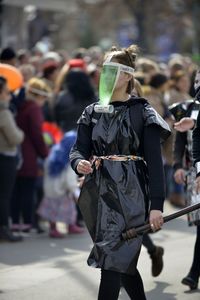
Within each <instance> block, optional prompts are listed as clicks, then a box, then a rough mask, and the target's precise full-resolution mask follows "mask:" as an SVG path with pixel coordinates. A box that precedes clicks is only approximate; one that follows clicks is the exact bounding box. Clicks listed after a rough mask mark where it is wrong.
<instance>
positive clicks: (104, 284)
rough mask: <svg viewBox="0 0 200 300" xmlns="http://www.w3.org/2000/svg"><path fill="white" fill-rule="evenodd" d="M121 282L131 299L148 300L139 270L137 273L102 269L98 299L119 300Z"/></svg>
mask: <svg viewBox="0 0 200 300" xmlns="http://www.w3.org/2000/svg"><path fill="white" fill-rule="evenodd" d="M121 282H122V284H123V287H124V288H125V290H126V292H127V294H128V295H129V297H130V299H132V300H146V297H145V293H144V287H143V282H142V279H141V277H140V274H139V272H138V270H137V271H136V274H135V275H128V274H123V273H119V272H115V271H108V270H101V283H100V287H99V295H98V300H117V299H118V296H119V291H120V284H121Z"/></svg>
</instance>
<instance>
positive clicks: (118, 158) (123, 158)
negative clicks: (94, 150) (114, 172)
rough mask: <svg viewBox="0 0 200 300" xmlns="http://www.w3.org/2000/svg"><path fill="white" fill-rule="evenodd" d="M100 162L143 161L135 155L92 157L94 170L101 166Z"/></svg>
mask: <svg viewBox="0 0 200 300" xmlns="http://www.w3.org/2000/svg"><path fill="white" fill-rule="evenodd" d="M101 160H112V161H130V160H134V161H138V160H143V161H144V159H143V157H140V156H136V155H106V156H94V157H93V161H94V164H95V166H96V169H98V168H99V166H100V165H101Z"/></svg>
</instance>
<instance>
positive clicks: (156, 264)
mask: <svg viewBox="0 0 200 300" xmlns="http://www.w3.org/2000/svg"><path fill="white" fill-rule="evenodd" d="M163 254H164V249H163V248H162V247H159V246H156V247H155V250H154V251H153V252H152V253H150V258H151V260H152V268H151V272H152V276H153V277H157V276H158V275H160V273H161V272H162V269H163Z"/></svg>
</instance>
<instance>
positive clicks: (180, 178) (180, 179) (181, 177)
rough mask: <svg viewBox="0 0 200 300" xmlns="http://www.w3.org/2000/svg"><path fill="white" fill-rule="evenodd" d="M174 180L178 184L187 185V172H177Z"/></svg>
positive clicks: (179, 170) (181, 170) (180, 170)
mask: <svg viewBox="0 0 200 300" xmlns="http://www.w3.org/2000/svg"><path fill="white" fill-rule="evenodd" d="M174 180H175V181H176V183H178V184H185V180H186V177H185V170H184V169H178V170H176V172H175V173H174Z"/></svg>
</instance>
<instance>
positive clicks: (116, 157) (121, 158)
mask: <svg viewBox="0 0 200 300" xmlns="http://www.w3.org/2000/svg"><path fill="white" fill-rule="evenodd" d="M96 158H97V159H105V160H115V161H127V160H144V159H143V158H142V157H140V156H136V155H106V156H97V157H96Z"/></svg>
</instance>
